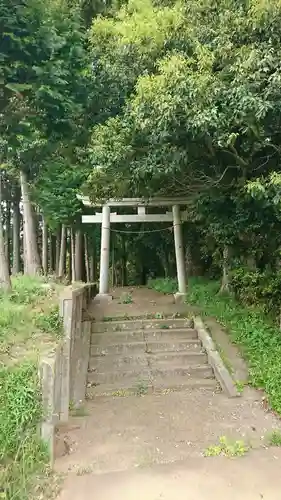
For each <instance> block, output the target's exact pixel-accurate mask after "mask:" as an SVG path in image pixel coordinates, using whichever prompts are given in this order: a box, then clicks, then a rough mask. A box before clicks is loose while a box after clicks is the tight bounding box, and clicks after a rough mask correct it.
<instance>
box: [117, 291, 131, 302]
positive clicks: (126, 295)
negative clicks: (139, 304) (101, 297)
mask: <svg viewBox="0 0 281 500" xmlns="http://www.w3.org/2000/svg"><path fill="white" fill-rule="evenodd" d="M119 303H120V304H132V303H133V297H132V295H131V294H130V293H122V295H121V297H120V302H119Z"/></svg>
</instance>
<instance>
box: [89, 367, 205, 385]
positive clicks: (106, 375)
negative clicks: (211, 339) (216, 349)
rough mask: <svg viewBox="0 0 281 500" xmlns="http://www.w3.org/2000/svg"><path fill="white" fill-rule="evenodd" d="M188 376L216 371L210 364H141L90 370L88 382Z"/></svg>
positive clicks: (196, 376)
mask: <svg viewBox="0 0 281 500" xmlns="http://www.w3.org/2000/svg"><path fill="white" fill-rule="evenodd" d="M178 376H182V377H188V378H192V377H194V378H213V377H214V373H213V370H212V368H211V367H210V366H209V365H204V364H203V365H178V366H177V365H175V366H170V365H165V366H164V365H163V366H161V367H152V368H151V369H150V368H149V367H147V368H146V367H144V366H140V365H132V366H129V367H127V368H126V369H125V368H124V367H123V368H120V369H118V370H116V371H105V372H100V371H98V370H95V369H94V370H92V371H89V372H88V383H90V384H91V383H95V384H98V385H101V384H112V383H114V382H117V381H122V380H126V379H127V378H128V379H132V378H135V379H138V380H140V381H142V380H147V379H151V380H153V379H159V378H163V379H164V378H168V379H169V378H173V377H178Z"/></svg>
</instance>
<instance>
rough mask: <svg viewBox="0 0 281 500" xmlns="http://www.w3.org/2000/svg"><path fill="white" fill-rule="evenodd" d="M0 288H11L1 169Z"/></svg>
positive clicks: (7, 289) (0, 173) (6, 289)
mask: <svg viewBox="0 0 281 500" xmlns="http://www.w3.org/2000/svg"><path fill="white" fill-rule="evenodd" d="M0 288H1V289H2V290H5V291H6V292H8V291H10V290H11V288H12V286H11V279H10V273H9V266H8V261H7V258H6V253H5V243H4V229H3V207H2V172H1V171H0Z"/></svg>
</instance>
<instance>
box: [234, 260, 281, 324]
mask: <svg viewBox="0 0 281 500" xmlns="http://www.w3.org/2000/svg"><path fill="white" fill-rule="evenodd" d="M231 285H232V289H233V291H234V293H235V296H236V298H238V299H239V300H240V302H242V303H243V304H245V305H250V306H252V305H253V306H259V307H260V308H262V309H263V311H264V312H265V313H268V314H272V315H273V316H275V317H276V316H277V315H279V310H280V303H281V271H279V272H277V273H274V274H273V273H269V272H261V271H258V270H256V271H249V270H247V269H244V268H239V269H236V270H234V271H233V272H232V277H231Z"/></svg>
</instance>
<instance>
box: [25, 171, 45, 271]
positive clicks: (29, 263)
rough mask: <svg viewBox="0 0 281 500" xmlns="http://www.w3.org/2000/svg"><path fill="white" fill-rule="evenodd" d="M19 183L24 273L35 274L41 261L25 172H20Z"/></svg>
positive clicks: (39, 268)
mask: <svg viewBox="0 0 281 500" xmlns="http://www.w3.org/2000/svg"><path fill="white" fill-rule="evenodd" d="M20 184H21V192H22V201H23V231H24V246H25V249H24V252H25V261H26V262H25V264H26V271H25V272H26V274H28V275H30V276H35V275H36V274H39V273H40V272H41V263H40V257H39V251H38V244H37V240H36V227H35V223H34V219H33V211H32V206H31V202H30V198H29V192H28V183H27V177H26V174H25V172H22V171H21V173H20Z"/></svg>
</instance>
